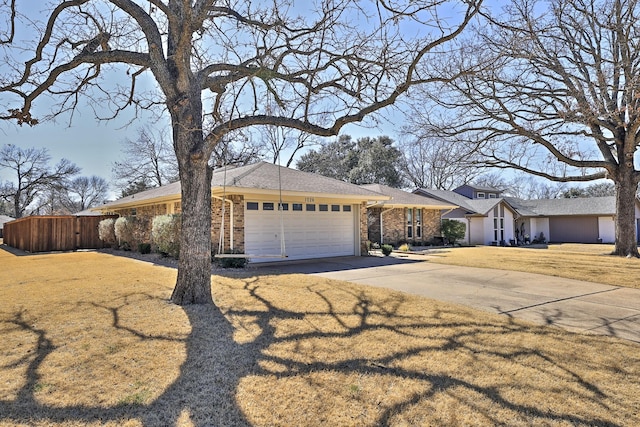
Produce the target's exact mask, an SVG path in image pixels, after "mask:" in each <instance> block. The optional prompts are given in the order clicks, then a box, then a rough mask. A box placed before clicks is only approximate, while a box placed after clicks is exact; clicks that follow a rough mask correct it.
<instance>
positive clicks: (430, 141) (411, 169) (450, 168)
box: [398, 136, 483, 190]
mask: <svg viewBox="0 0 640 427" xmlns="http://www.w3.org/2000/svg"><path fill="white" fill-rule="evenodd" d="M398 146H399V148H400V151H401V152H402V154H403V162H402V173H403V175H404V176H405V179H406V180H407V181H408V182H410V183H412V184H413V185H414V186H415V187H418V188H435V189H438V190H451V189H453V188H456V187H459V186H460V185H462V184H465V183H467V182H470V181H471V180H473V179H474V178H475V177H476V176H478V175H480V174H481V173H482V172H483V166H482V165H479V164H478V163H477V162H476V161H474V159H475V158H477V155H476V154H475V153H474V152H473V151H472V150H469V149H468V145H467V144H466V143H456V142H452V141H451V140H450V139H447V138H437V137H431V136H422V137H421V136H416V137H407V138H405V139H404V140H403V141H401V142H400V143H399V144H398Z"/></svg>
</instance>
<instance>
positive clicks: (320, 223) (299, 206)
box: [244, 200, 359, 260]
mask: <svg viewBox="0 0 640 427" xmlns="http://www.w3.org/2000/svg"><path fill="white" fill-rule="evenodd" d="M277 206H278V203H277V202H276V201H269V202H264V201H251V200H249V201H247V202H246V203H245V231H244V233H245V253H246V254H247V255H256V256H259V257H265V256H266V257H269V256H270V255H275V256H274V257H273V260H278V257H277V255H280V254H281V232H284V238H285V252H286V254H287V259H307V258H320V257H331V256H348V255H357V249H358V248H359V245H356V242H359V236H358V235H357V234H356V233H357V230H358V228H357V227H356V224H357V218H358V214H357V211H358V206H357V205H350V204H340V203H297V202H283V211H282V212H280V211H278V209H277ZM265 260H267V259H265Z"/></svg>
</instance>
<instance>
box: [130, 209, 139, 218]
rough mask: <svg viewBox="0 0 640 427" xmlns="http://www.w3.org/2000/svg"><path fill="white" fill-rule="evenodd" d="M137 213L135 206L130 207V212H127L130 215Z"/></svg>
mask: <svg viewBox="0 0 640 427" xmlns="http://www.w3.org/2000/svg"><path fill="white" fill-rule="evenodd" d="M137 214H138V210H137V209H136V208H132V209H131V212H129V215H131V216H136V215H137Z"/></svg>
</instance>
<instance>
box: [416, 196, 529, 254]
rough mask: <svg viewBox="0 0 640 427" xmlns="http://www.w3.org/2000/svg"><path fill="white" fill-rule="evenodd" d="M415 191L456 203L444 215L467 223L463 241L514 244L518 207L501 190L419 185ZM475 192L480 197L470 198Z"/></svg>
mask: <svg viewBox="0 0 640 427" xmlns="http://www.w3.org/2000/svg"><path fill="white" fill-rule="evenodd" d="M414 194H417V195H420V196H423V197H429V198H432V199H436V200H440V201H442V202H445V203H450V204H453V205H457V206H458V208H457V209H454V210H452V211H450V212H447V213H445V214H444V215H443V218H447V219H453V220H456V221H460V222H463V223H464V224H465V225H466V231H465V237H464V239H463V241H465V242H466V243H468V244H471V245H507V244H515V218H516V217H517V216H518V214H517V212H516V210H515V209H514V208H513V207H512V206H511V205H510V204H509V203H507V201H506V200H505V199H503V198H501V197H499V196H500V190H497V189H495V188H490V187H475V186H471V185H464V186H462V187H459V188H456V189H455V190H453V191H446V190H432V189H426V188H419V189H417V190H415V191H414ZM471 195H474V196H475V197H480V198H475V199H473V198H470V197H469V196H471Z"/></svg>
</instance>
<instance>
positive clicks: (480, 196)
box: [476, 193, 485, 199]
mask: <svg viewBox="0 0 640 427" xmlns="http://www.w3.org/2000/svg"><path fill="white" fill-rule="evenodd" d="M476 197H477V198H478V199H484V198H485V194H484V193H478V194H476Z"/></svg>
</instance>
